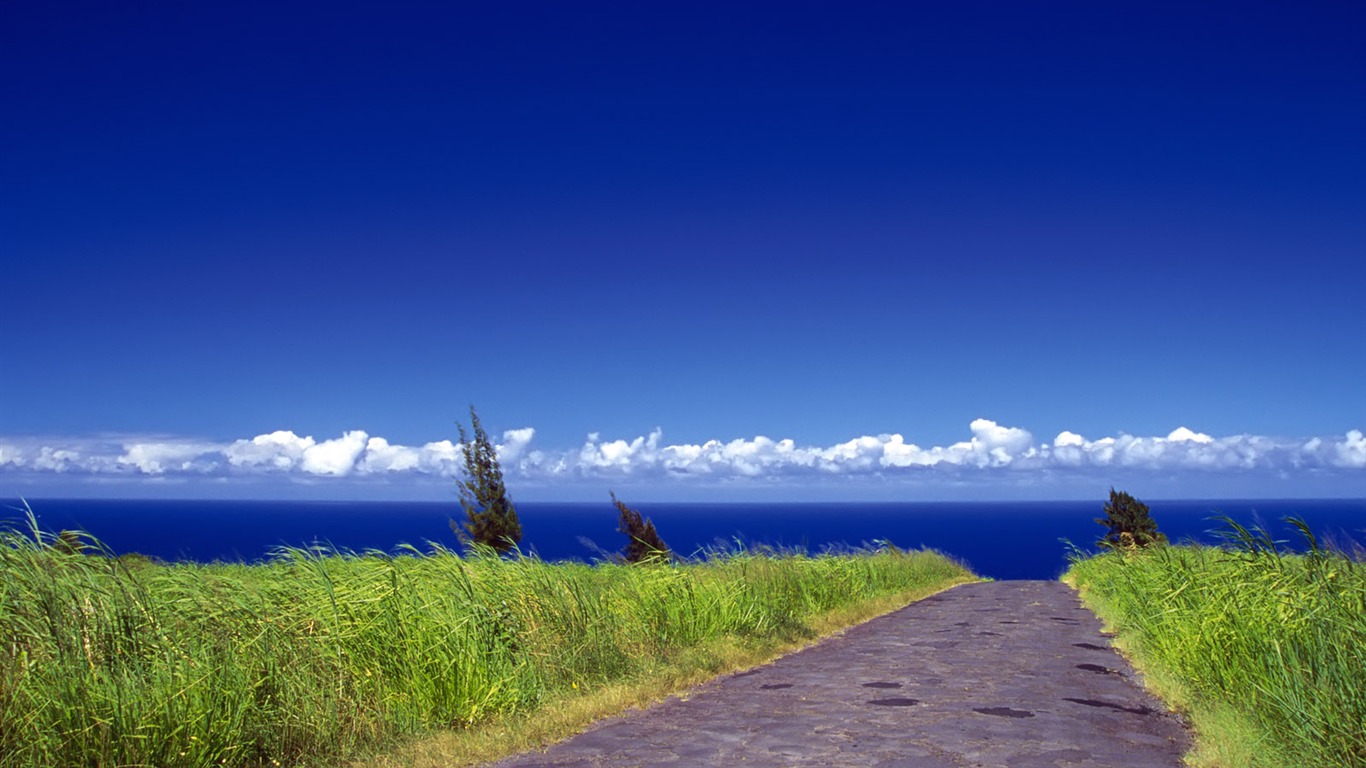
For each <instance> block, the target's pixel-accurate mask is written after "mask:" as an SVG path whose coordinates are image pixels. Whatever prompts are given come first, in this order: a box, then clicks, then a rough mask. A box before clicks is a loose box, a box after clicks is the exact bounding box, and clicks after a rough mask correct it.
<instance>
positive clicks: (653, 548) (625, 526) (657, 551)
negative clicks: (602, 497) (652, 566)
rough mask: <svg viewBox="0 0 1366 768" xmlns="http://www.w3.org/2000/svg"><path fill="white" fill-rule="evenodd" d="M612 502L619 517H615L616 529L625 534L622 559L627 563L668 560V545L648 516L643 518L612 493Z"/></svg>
mask: <svg viewBox="0 0 1366 768" xmlns="http://www.w3.org/2000/svg"><path fill="white" fill-rule="evenodd" d="M612 504H613V506H615V507H616V508H617V512H618V513H619V514H620V517H619V518H618V519H617V531H618V532H620V533H622V534H625V536H626V539H627V542H626V551H625V552H624V553H623V554H622V559H624V560H625V561H626V562H628V563H643V562H646V561H653V560H668V559H669V545H668V544H665V543H664V539H661V538H660V537H659V532H658V531H656V530H655V524H654V523H652V522H650V520H649V519H648V518H643V517H641V516H640V513H639V512H637V511H636V510H634V509H631V508H630V507H628V506H626V504H625V503H624V502H622V500H621V499H618V498H617V495H616V494H615V493H613V494H612Z"/></svg>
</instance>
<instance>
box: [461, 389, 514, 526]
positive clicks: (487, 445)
mask: <svg viewBox="0 0 1366 768" xmlns="http://www.w3.org/2000/svg"><path fill="white" fill-rule="evenodd" d="M470 424H471V429H472V430H473V431H474V434H473V436H471V435H467V434H465V425H463V424H459V423H458V422H457V426H458V427H459V429H460V448H461V452H462V453H463V454H464V456H465V478H464V479H463V480H461V481H460V506H461V507H462V508H463V509H464V510H465V522H464V524H463V525H457V524H456V522H455V521H454V520H452V521H451V530H453V531H455V534H456V535H457V536H459V537H460V541H461V542H463V543H464V544H465V546H466V547H471V548H472V547H475V546H486V547H492V548H493V549H495V550H497V551H498V552H507V551H508V550H510V549H512V548H513V547H515V546H517V542H519V541H521V540H522V523H521V522H520V521H519V520H518V519H517V509H516V508H515V507H513V506H512V502H511V501H510V500H509V499H508V495H507V487H506V486H505V485H503V470H502V468H501V467H500V466H499V465H498V452H497V451H496V450H495V449H494V447H493V444H492V443H491V442H489V436H488V433H486V432H485V431H484V427H483V425H481V424H480V423H479V414H478V413H475V411H474V406H472V405H471V406H470ZM471 437H473V439H471Z"/></svg>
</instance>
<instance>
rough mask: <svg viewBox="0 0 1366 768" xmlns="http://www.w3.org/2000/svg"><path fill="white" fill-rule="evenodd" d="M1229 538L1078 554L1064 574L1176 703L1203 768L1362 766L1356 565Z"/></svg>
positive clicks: (1244, 536)
mask: <svg viewBox="0 0 1366 768" xmlns="http://www.w3.org/2000/svg"><path fill="white" fill-rule="evenodd" d="M1224 522H1225V524H1226V525H1227V526H1229V535H1228V539H1229V546H1226V547H1201V546H1172V547H1164V546H1158V547H1152V548H1149V549H1146V550H1140V551H1138V552H1134V553H1127V554H1126V553H1122V552H1109V553H1105V554H1101V555H1098V556H1095V557H1090V558H1085V559H1078V560H1075V561H1074V562H1073V564H1072V566H1071V568H1070V569H1069V570H1068V572H1067V574H1066V575H1065V576H1064V580H1066V581H1068V582H1069V583H1072V584H1073V585H1074V586H1076V587H1077V588H1078V589H1079V590H1080V592H1081V595H1082V598H1083V600H1085V602H1086V603H1087V604H1088V605H1089V606H1090V607H1091V608H1092V609H1093V610H1095V611H1096V613H1097V614H1098V615H1100V617H1101V618H1102V619H1104V620H1105V621H1106V622H1107V623H1108V624H1109V625H1110V626H1111V627H1112V628H1113V629H1115V630H1116V631H1117V632H1118V640H1119V642H1120V645H1121V647H1122V648H1124V649H1125V650H1126V652H1128V653H1129V654H1130V655H1131V656H1132V657H1133V659H1134V661H1135V663H1136V665H1137V666H1138V667H1139V668H1140V669H1142V670H1143V671H1144V672H1145V674H1146V675H1147V676H1148V678H1149V679H1150V681H1152V682H1153V683H1154V688H1155V689H1156V691H1157V692H1158V693H1159V694H1160V695H1163V696H1164V698H1167V699H1168V700H1169V702H1170V703H1173V704H1175V705H1176V706H1178V707H1179V708H1181V709H1184V710H1186V711H1187V712H1188V713H1189V714H1190V716H1191V719H1192V720H1193V722H1194V725H1195V730H1196V739H1197V745H1196V750H1195V752H1194V754H1193V755H1192V756H1191V759H1192V761H1193V762H1195V763H1196V764H1205V765H1229V766H1233V765H1240V766H1241V765H1249V766H1267V768H1272V767H1274V768H1283V766H1289V765H1295V766H1305V767H1306V768H1316V767H1320V766H1321V767H1322V768H1345V767H1350V768H1360V767H1362V766H1366V563H1362V562H1358V561H1354V560H1353V558H1352V557H1349V556H1347V555H1345V554H1343V553H1341V552H1335V551H1329V550H1326V549H1324V548H1322V547H1321V546H1320V545H1319V543H1318V542H1317V541H1315V540H1314V537H1313V536H1312V535H1311V534H1310V533H1309V530H1308V528H1307V527H1305V526H1304V524H1303V523H1302V522H1300V521H1296V520H1291V521H1290V522H1291V523H1292V524H1293V525H1295V526H1296V527H1297V528H1298V529H1299V531H1300V533H1301V535H1302V536H1303V537H1304V538H1305V540H1306V543H1307V545H1308V548H1307V552H1306V553H1305V554H1288V553H1286V552H1285V551H1283V550H1282V549H1281V548H1280V547H1278V546H1277V544H1276V543H1275V542H1273V541H1272V539H1271V537H1270V536H1269V535H1268V534H1267V533H1266V532H1265V531H1264V530H1254V531H1248V530H1246V529H1244V528H1242V527H1240V526H1238V525H1237V524H1236V523H1234V522H1233V521H1231V520H1227V519H1225V521H1224Z"/></svg>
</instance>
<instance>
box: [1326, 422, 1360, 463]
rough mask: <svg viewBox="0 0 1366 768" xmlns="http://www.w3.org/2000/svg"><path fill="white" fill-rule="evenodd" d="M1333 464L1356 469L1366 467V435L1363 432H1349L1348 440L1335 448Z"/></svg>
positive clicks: (1355, 430)
mask: <svg viewBox="0 0 1366 768" xmlns="http://www.w3.org/2000/svg"><path fill="white" fill-rule="evenodd" d="M1333 464H1334V466H1338V467H1350V468H1354V469H1361V468H1363V467H1366V435H1362V433H1361V430H1359V429H1354V430H1352V431H1351V432H1348V433H1347V439H1346V440H1343V441H1342V442H1340V443H1337V444H1335V445H1334V446H1333Z"/></svg>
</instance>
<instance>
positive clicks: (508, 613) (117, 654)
mask: <svg viewBox="0 0 1366 768" xmlns="http://www.w3.org/2000/svg"><path fill="white" fill-rule="evenodd" d="M45 541H48V542H50V537H48V538H47V539H46V540H45ZM972 578H973V577H972V576H971V575H970V574H968V573H967V572H966V571H965V570H964V569H962V568H961V567H960V566H958V565H957V564H955V563H953V562H951V561H950V560H948V559H947V558H945V557H943V556H941V555H938V554H935V553H931V552H910V553H905V552H898V551H894V550H883V551H877V552H865V553H862V554H849V555H838V556H836V555H827V556H818V557H810V556H805V555H796V554H784V555H781V556H762V555H757V554H753V553H743V552H742V553H733V554H731V555H730V556H725V557H716V558H712V559H709V560H707V561H704V562H693V563H684V564H674V565H653V566H645V567H632V566H626V565H613V564H602V565H596V566H588V565H575V564H547V563H544V562H541V561H539V560H535V559H529V558H522V559H503V558H498V557H494V556H475V557H461V556H458V555H457V554H455V553H452V552H449V551H446V550H444V549H441V548H439V547H434V548H433V549H432V550H431V551H429V552H426V553H419V552H417V551H416V550H412V551H410V552H409V553H408V554H407V555H405V556H398V557H391V556H384V555H379V554H365V555H336V554H326V553H316V552H308V551H304V550H297V549H292V550H283V551H282V552H281V553H280V556H279V557H278V558H276V559H274V560H272V561H270V562H266V563H259V564H252V565H244V564H215V565H195V564H173V565H159V564H152V563H148V562H145V561H142V562H139V561H136V560H129V559H118V558H110V557H103V556H99V555H90V554H85V555H82V554H72V553H64V552H61V551H59V550H57V549H54V548H52V547H51V546H45V545H43V544H39V543H37V542H36V541H35V538H34V537H31V536H24V535H20V534H19V533H16V532H6V533H3V534H0V766H50V765H64V766H218V765H229V766H274V765H291V764H294V765H301V764H308V765H324V764H335V763H336V762H338V761H340V760H342V759H346V758H348V757H349V756H356V755H363V754H375V753H376V750H382V749H384V748H386V747H387V746H389V745H394V744H398V743H400V742H401V741H402V740H403V739H404V738H408V739H411V738H414V737H416V736H420V735H422V734H431V733H433V732H436V731H439V730H441V729H451V728H455V729H464V728H466V727H468V726H472V725H478V724H481V723H487V722H492V721H498V722H506V721H507V720H508V719H509V718H514V719H515V718H517V717H519V715H521V714H523V713H534V712H536V711H538V708H540V707H543V706H545V705H547V704H554V705H558V704H559V703H562V702H563V701H565V700H566V699H569V698H572V697H574V696H579V695H582V692H584V691H591V690H595V689H608V688H611V687H613V686H619V685H622V684H623V682H624V681H627V682H629V681H632V680H636V681H637V682H638V681H639V679H640V678H641V676H645V675H649V674H651V673H653V672H655V671H657V670H659V669H661V668H665V667H668V665H671V664H676V663H678V662H679V661H680V660H686V659H687V658H688V657H689V656H690V655H695V654H697V653H698V650H697V649H699V648H706V647H719V646H723V645H727V644H728V645H733V646H740V647H753V648H763V647H773V646H775V645H778V644H782V643H791V642H792V641H794V640H799V639H801V638H803V637H809V636H811V635H812V634H813V633H814V632H815V631H817V629H818V627H817V626H816V625H817V624H818V623H819V622H818V619H819V618H820V617H822V616H826V615H829V614H830V613H831V612H832V611H835V612H838V611H839V610H841V609H843V608H847V607H849V606H854V605H857V604H859V603H861V602H863V603H875V602H877V601H878V600H884V601H885V600H886V599H887V598H888V596H895V595H901V594H907V593H910V592H913V591H917V590H918V591H920V592H922V593H923V592H928V591H933V590H934V589H937V588H942V587H944V586H948V585H951V584H953V583H959V582H962V581H968V580H971V579H972ZM699 663H701V664H702V665H703V666H705V665H706V664H707V663H708V662H707V661H706V660H705V659H704V660H702V661H701V662H699ZM694 666H695V665H694Z"/></svg>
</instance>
